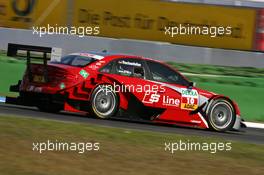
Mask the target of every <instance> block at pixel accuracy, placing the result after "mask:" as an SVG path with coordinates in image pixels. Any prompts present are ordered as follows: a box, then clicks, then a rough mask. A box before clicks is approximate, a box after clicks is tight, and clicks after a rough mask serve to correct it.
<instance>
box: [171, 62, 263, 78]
mask: <svg viewBox="0 0 264 175" xmlns="http://www.w3.org/2000/svg"><path fill="white" fill-rule="evenodd" d="M168 63H169V64H170V65H172V66H174V67H176V68H177V69H178V70H179V71H181V72H189V73H194V74H209V75H210V74H211V75H227V76H242V77H257V78H264V68H254V67H231V66H215V65H200V64H184V63H176V62H171V61H170V62H168Z"/></svg>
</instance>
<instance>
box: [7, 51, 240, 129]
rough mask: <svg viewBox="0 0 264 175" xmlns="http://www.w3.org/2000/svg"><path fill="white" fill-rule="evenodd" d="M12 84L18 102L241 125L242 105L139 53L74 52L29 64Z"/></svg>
mask: <svg viewBox="0 0 264 175" xmlns="http://www.w3.org/2000/svg"><path fill="white" fill-rule="evenodd" d="M10 89H11V90H12V91H18V92H19V97H17V98H16V104H22V105H29V106H36V107H38V108H39V109H40V110H41V111H46V112H59V111H61V110H65V111H71V112H86V113H88V114H89V115H91V116H95V117H97V118H101V119H108V118H111V117H119V118H122V117H123V118H128V119H133V120H137V119H139V120H149V121H152V122H156V123H166V124H175V125H180V126H190V127H198V128H209V129H212V130H216V131H227V130H238V129H239V128H240V126H241V117H240V111H239V108H238V106H237V104H236V103H235V102H234V101H232V100H231V99H230V98H228V97H226V96H223V95H217V94H215V93H212V92H208V91H205V90H202V89H199V88H197V87H195V86H194V83H192V82H190V81H188V80H187V79H186V78H185V77H184V76H183V75H182V74H180V73H179V72H178V71H176V70H175V69H173V68H171V67H170V66H168V65H166V64H164V63H162V62H159V61H157V60H153V59H149V58H143V57H139V56H131V55H124V54H110V53H107V52H102V53H93V52H90V53H74V54H70V55H67V56H64V57H62V58H61V59H60V60H57V61H50V62H48V63H46V65H42V64H28V67H27V70H26V72H25V74H24V77H23V79H22V80H21V81H20V82H19V84H18V85H15V86H11V88H10ZM7 101H9V102H11V101H13V102H14V100H10V99H9V100H7Z"/></svg>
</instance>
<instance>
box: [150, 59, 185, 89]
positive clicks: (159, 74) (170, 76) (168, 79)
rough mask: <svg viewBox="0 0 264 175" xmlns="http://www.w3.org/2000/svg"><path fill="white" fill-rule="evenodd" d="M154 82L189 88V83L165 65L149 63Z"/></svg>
mask: <svg viewBox="0 0 264 175" xmlns="http://www.w3.org/2000/svg"><path fill="white" fill-rule="evenodd" d="M147 64H148V66H149V69H150V73H151V75H152V78H153V80H155V81H160V82H165V83H172V84H180V85H183V86H188V85H189V82H188V81H187V80H186V79H185V78H184V77H183V76H182V75H181V74H179V73H178V72H177V71H175V70H173V69H171V68H170V67H168V66H165V65H163V64H160V63H157V62H153V61H147Z"/></svg>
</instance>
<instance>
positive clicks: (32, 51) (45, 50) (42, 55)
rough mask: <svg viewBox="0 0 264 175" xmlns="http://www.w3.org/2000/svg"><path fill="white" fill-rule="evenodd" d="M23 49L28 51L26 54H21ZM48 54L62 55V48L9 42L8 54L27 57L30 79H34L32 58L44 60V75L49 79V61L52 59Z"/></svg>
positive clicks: (53, 55)
mask: <svg viewBox="0 0 264 175" xmlns="http://www.w3.org/2000/svg"><path fill="white" fill-rule="evenodd" d="M19 51H20V52H19ZM21 51H24V52H26V54H21ZM48 54H50V57H60V56H61V49H60V48H51V47H43V46H31V45H23V44H13V43H8V48H7V56H11V57H26V60H27V70H28V76H29V80H30V81H32V71H31V66H30V65H31V62H32V58H33V59H39V60H43V65H44V75H43V76H44V78H45V80H47V77H48V75H47V74H48V72H47V63H48V61H49V60H50V58H49V57H48Z"/></svg>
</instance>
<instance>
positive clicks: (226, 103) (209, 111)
mask: <svg viewBox="0 0 264 175" xmlns="http://www.w3.org/2000/svg"><path fill="white" fill-rule="evenodd" d="M219 104H221V105H224V106H226V108H228V107H230V112H231V114H232V116H231V119H230V123H229V124H228V125H227V126H226V127H223V128H221V127H217V126H216V125H215V124H214V123H213V121H212V117H215V116H212V110H213V109H214V108H215V106H216V105H219ZM236 113H237V111H236V107H235V105H234V103H233V101H232V100H231V99H229V98H227V97H224V96H219V97H215V98H212V99H211V100H210V101H209V103H208V105H207V108H206V111H205V114H206V120H207V122H208V125H209V129H211V130H214V131H220V132H221V131H228V130H232V128H233V126H234V124H235V121H236Z"/></svg>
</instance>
